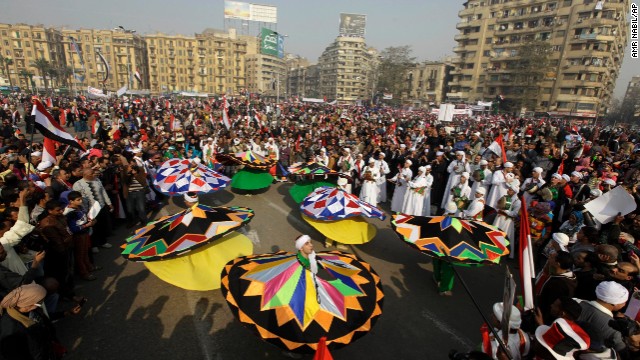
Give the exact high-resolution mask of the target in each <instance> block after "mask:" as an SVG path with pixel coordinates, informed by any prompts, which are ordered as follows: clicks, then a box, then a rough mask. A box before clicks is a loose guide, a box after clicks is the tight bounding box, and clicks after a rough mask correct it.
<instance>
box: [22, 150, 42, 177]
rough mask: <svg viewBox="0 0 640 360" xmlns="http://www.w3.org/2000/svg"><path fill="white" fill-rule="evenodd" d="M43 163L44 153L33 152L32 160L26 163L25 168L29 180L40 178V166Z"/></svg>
mask: <svg viewBox="0 0 640 360" xmlns="http://www.w3.org/2000/svg"><path fill="white" fill-rule="evenodd" d="M41 161H42V152H41V151H33V152H31V158H30V159H29V161H27V162H25V164H24V168H25V171H26V172H27V175H28V176H29V178H31V177H32V176H35V177H38V165H39V164H40V162H41Z"/></svg>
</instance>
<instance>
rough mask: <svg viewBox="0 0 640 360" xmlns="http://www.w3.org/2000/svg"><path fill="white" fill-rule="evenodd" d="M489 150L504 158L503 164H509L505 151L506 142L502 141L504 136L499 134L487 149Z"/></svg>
mask: <svg viewBox="0 0 640 360" xmlns="http://www.w3.org/2000/svg"><path fill="white" fill-rule="evenodd" d="M487 150H489V151H492V152H493V153H494V154H496V155H498V156H501V157H502V163H506V162H507V153H506V152H505V151H504V141H503V140H502V134H498V137H496V139H495V140H494V141H493V142H492V143H491V144H490V145H489V146H488V147H487Z"/></svg>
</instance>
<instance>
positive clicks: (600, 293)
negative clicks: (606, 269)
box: [576, 281, 629, 352]
mask: <svg viewBox="0 0 640 360" xmlns="http://www.w3.org/2000/svg"><path fill="white" fill-rule="evenodd" d="M628 299H629V291H628V290H627V289H626V288H625V287H624V286H622V285H620V284H618V283H617V282H614V281H603V282H601V283H600V284H598V286H597V287H596V300H593V301H585V300H578V301H579V302H580V306H581V307H582V312H581V313H580V316H579V317H578V320H577V321H576V322H577V323H578V324H579V325H580V326H581V327H582V328H583V329H584V330H585V331H586V333H587V334H589V337H590V338H591V346H589V350H591V351H594V352H603V351H605V350H606V349H607V348H608V347H611V348H613V349H614V350H615V351H618V352H620V351H623V350H624V349H625V348H626V344H625V342H624V339H623V337H622V333H620V331H618V330H616V329H614V328H613V327H611V326H610V325H609V322H610V321H611V320H613V319H614V314H616V313H617V312H618V311H620V310H621V309H622V308H624V306H625V305H626V303H627V300H628Z"/></svg>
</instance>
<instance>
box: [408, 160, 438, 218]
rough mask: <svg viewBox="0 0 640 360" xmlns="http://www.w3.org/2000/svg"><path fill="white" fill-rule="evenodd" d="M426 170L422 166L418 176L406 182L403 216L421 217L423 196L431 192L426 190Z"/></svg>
mask: <svg viewBox="0 0 640 360" xmlns="http://www.w3.org/2000/svg"><path fill="white" fill-rule="evenodd" d="M426 170H427V169H426V168H425V167H424V166H421V167H419V168H418V175H416V177H415V178H414V179H413V180H411V181H408V182H407V191H406V192H405V196H404V201H403V203H402V213H403V214H407V215H414V216H422V210H423V208H424V198H425V194H426V193H427V192H429V191H430V190H431V189H429V188H428V185H429V184H428V183H427V177H426V174H425V173H426Z"/></svg>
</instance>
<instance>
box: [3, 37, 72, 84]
mask: <svg viewBox="0 0 640 360" xmlns="http://www.w3.org/2000/svg"><path fill="white" fill-rule="evenodd" d="M61 39H62V33H61V32H60V31H59V30H56V29H50V28H45V27H44V26H42V25H26V24H14V25H11V24H0V54H1V55H2V57H3V58H4V59H9V61H8V64H7V66H6V67H5V66H4V65H5V64H4V63H3V64H2V65H3V69H2V71H3V72H4V71H5V70H8V74H5V76H6V77H8V80H9V82H10V83H11V84H12V85H13V86H20V87H22V88H25V89H26V88H31V87H32V86H36V87H37V88H44V79H43V76H47V78H49V77H50V74H41V73H40V70H39V69H38V68H36V67H34V64H35V63H36V61H37V60H38V59H44V60H46V61H48V62H49V63H51V65H52V67H53V68H54V69H61V68H63V67H64V65H65V55H64V50H63V47H62V43H61ZM49 83H50V82H49Z"/></svg>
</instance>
